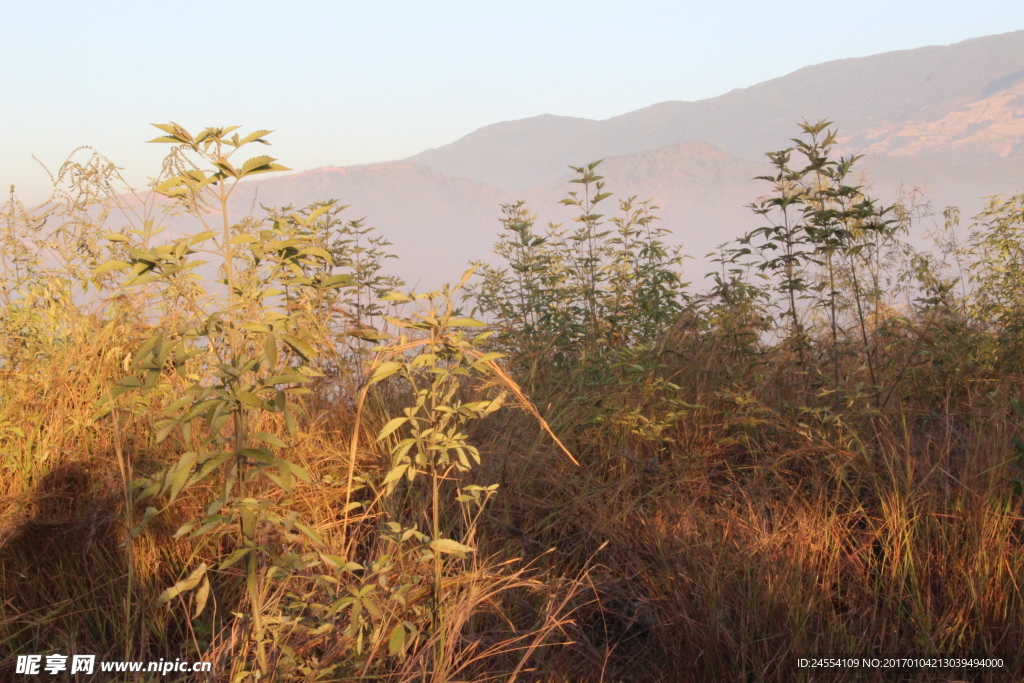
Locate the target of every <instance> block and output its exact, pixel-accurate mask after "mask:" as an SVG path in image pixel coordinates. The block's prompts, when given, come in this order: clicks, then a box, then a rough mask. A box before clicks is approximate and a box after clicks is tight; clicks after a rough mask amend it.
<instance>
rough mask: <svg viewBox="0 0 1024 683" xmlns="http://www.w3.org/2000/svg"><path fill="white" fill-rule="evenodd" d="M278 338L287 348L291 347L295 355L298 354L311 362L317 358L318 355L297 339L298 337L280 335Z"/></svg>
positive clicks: (310, 347)
mask: <svg viewBox="0 0 1024 683" xmlns="http://www.w3.org/2000/svg"><path fill="white" fill-rule="evenodd" d="M278 336H280V337H281V341H283V342H284V343H285V344H287V345H288V346H290V347H292V350H294V351H295V352H296V353H298V354H299V355H300V356H302V357H303V358H305V359H306V360H313V359H314V358H316V357H317V355H318V354H317V352H316V350H315V349H314V348H313V347H312V346H310V345H309V344H307V343H306V342H304V341H302V340H301V339H299V338H298V337H295V336H292V335H290V334H281V335H278Z"/></svg>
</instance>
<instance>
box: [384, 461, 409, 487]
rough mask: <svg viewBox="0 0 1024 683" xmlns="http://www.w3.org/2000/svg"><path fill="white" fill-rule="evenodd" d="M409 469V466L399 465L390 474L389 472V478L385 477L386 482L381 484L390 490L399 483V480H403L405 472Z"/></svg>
mask: <svg viewBox="0 0 1024 683" xmlns="http://www.w3.org/2000/svg"><path fill="white" fill-rule="evenodd" d="M408 469H409V465H408V464H402V465H397V466H396V467H394V468H392V469H391V471H390V472H388V474H387V476H386V477H384V481H383V482H381V483H382V484H383V485H384V487H385V488H388V489H389V490H390V488H393V487H394V485H395V484H396V483H398V480H399V479H401V478H402V475H403V474H405V471H406V470H408Z"/></svg>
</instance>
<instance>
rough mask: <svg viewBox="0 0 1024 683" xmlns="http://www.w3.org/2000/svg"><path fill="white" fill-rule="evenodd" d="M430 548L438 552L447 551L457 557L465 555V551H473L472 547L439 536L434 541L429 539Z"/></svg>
mask: <svg viewBox="0 0 1024 683" xmlns="http://www.w3.org/2000/svg"><path fill="white" fill-rule="evenodd" d="M430 548H431V549H432V550H435V551H437V552H439V553H447V554H450V555H456V556H458V557H465V556H466V553H471V552H474V549H473V548H470V547H469V546H468V545H462V544H461V543H459V542H458V541H453V540H452V539H450V538H439V539H437V540H436V541H431V542H430Z"/></svg>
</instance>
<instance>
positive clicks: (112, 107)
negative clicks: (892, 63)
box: [0, 0, 1024, 202]
mask: <svg viewBox="0 0 1024 683" xmlns="http://www.w3.org/2000/svg"><path fill="white" fill-rule="evenodd" d="M0 25H2V27H3V29H2V31H0V33H2V38H0V188H2V189H3V190H4V192H5V194H6V190H7V188H8V186H9V185H11V184H15V185H16V187H17V192H18V194H19V196H20V197H22V198H23V199H24V200H26V201H30V202H31V201H38V200H40V199H42V198H43V197H45V196H46V193H47V187H48V184H49V180H48V178H47V175H46V173H45V172H44V171H43V169H42V168H41V167H40V166H39V164H38V163H37V162H36V161H35V160H34V159H33V155H34V156H35V157H36V158H37V159H38V160H40V161H42V162H43V163H44V164H46V165H47V166H48V167H49V168H50V169H51V170H55V169H56V168H57V167H59V166H60V163H61V162H62V161H63V160H64V158H65V157H67V155H68V154H69V153H70V152H71V151H72V150H74V149H76V148H77V147H80V146H83V145H89V146H92V147H94V148H95V149H97V150H98V151H100V152H101V153H103V154H104V155H106V156H107V157H108V158H110V159H111V160H112V161H114V162H115V163H116V164H117V165H118V166H121V167H123V168H124V169H125V171H124V173H125V176H126V177H127V178H128V179H129V180H130V181H131V182H133V183H136V184H138V185H143V184H145V182H146V180H147V178H149V177H151V176H154V175H155V174H156V173H157V172H158V171H159V167H160V159H161V157H162V155H163V153H165V152H166V147H165V146H162V145H147V144H145V141H146V140H148V139H150V138H152V137H154V136H155V135H156V134H158V133H157V131H156V129H154V128H152V127H151V126H150V125H149V124H150V123H161V122H167V121H175V122H177V123H179V124H181V125H183V126H185V127H186V128H187V129H190V130H199V129H202V128H203V127H206V126H226V125H242V126H244V127H245V128H246V129H247V130H252V129H259V128H266V129H273V130H274V131H275V132H274V134H273V135H271V136H270V137H269V141H270V142H272V143H273V147H272V148H269V149H267V148H260V150H259V151H260V153H265V152H266V153H271V154H272V155H274V156H276V157H278V158H279V159H280V161H281V163H283V164H285V165H286V166H289V167H291V168H294V169H295V170H307V169H311V168H318V167H322V166H344V165H350V164H361V163H373V162H378V161H388V160H394V159H402V158H405V157H408V156H411V155H413V154H416V153H418V152H421V151H423V150H425V149H429V148H432V147H439V146H441V145H444V144H447V143H449V142H452V141H454V140H456V139H458V138H460V137H462V136H463V135H466V134H468V133H470V132H472V131H474V130H476V129H478V128H481V127H483V126H486V125H488V124H491V123H496V122H499V121H507V120H513V119H519V118H525V117H529V116H535V115H539V114H545V113H550V114H560V115H565V116H578V117H585V118H591V119H604V118H609V117H612V116H616V115H619V114H624V113H626V112H629V111H633V110H635V109H639V108H642V107H645V106H648V105H651V104H655V103H657V102H664V101H666V100H699V99H704V98H708V97H714V96H716V95H720V94H723V93H726V92H728V91H730V90H732V89H734V88H743V87H747V86H751V85H754V84H756V83H759V82H762V81H765V80H768V79H771V78H776V77H779V76H783V75H785V74H787V73H789V72H792V71H794V70H796V69H799V68H801V67H804V66H808V65H811V64H819V63H822V62H826V61H830V60H834V59H843V58H848V57H861V56H866V55H871V54H876V53H880V52H888V51H891V50H901V49H910V48H915V47H921V46H925V45H948V44H951V43H955V42H959V41H961V40H966V39H968V38H974V37H979V36H984V35H991V34H996V33H1005V32H1008V31H1015V30H1020V29H1024V2H1021V0H972V1H971V2H965V1H962V0H957V1H953V0H885V1H876V0H858V1H855V2H849V1H846V0H832V1H831V2H822V1H820V0H819V1H816V2H805V1H797V0H774V1H773V2H764V1H763V0H749V1H748V0H743V1H738V0H733V1H729V0H719V2H716V3H710V2H707V1H706V0H700V1H698V2H690V1H689V0H677V1H675V2H657V1H644V0H629V1H628V2H627V1H625V0H619V1H618V2H605V1H603V0H590V1H589V2H577V1H576V0H546V1H543V2H535V1H533V0H517V1H516V2H505V1H498V0H477V1H475V2H446V1H444V0H435V1H434V2H429V3H428V2H415V1H413V0H405V1H396V0H372V1H369V2H367V1H366V0H362V1H361V2H349V1H347V0H334V1H333V2H313V1H306V2H304V1H302V0H291V2H287V3H285V2H261V1H258V0H257V1H254V0H249V1H247V2H233V1H229V0H224V1H221V2H217V3H210V2H193V1H191V0H177V1H175V2H160V3H157V2H149V1H147V0H133V1H132V2H112V1H104V0H93V1H92V2H84V1H76V2H72V1H64V2H59V1H54V0H38V1H37V2H34V3H30V2H24V1H23V0H2V2H0Z"/></svg>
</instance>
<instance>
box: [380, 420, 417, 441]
mask: <svg viewBox="0 0 1024 683" xmlns="http://www.w3.org/2000/svg"><path fill="white" fill-rule="evenodd" d="M408 421H409V418H407V417H394V418H391V419H390V420H388V423H387V424H386V425H384V428H383V429H381V430H380V434H378V435H377V441H383V440H384V439H385V438H387V436H388V435H389V434H391V433H392V432H393V431H395V430H396V429H398V428H399V427H401V426H402V425H404V424H405V423H406V422H408Z"/></svg>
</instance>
